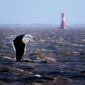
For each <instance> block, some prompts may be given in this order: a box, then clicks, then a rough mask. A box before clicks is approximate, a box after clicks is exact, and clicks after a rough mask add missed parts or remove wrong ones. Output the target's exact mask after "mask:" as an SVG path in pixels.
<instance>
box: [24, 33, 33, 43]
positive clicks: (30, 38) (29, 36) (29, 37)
mask: <svg viewBox="0 0 85 85" xmlns="http://www.w3.org/2000/svg"><path fill="white" fill-rule="evenodd" d="M33 39H34V37H33V36H32V35H30V34H26V35H25V36H24V37H23V39H22V41H23V42H24V43H28V42H33Z"/></svg>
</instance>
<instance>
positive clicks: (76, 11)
mask: <svg viewBox="0 0 85 85" xmlns="http://www.w3.org/2000/svg"><path fill="white" fill-rule="evenodd" d="M62 12H64V13H65V16H66V20H67V24H68V25H73V24H85V0H0V24H28V25H29V24H56V25H59V24H60V22H61V13H62Z"/></svg>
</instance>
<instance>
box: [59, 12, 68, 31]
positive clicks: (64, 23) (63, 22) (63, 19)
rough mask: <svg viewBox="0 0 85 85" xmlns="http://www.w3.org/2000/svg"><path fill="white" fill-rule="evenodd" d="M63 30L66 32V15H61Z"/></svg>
mask: <svg viewBox="0 0 85 85" xmlns="http://www.w3.org/2000/svg"><path fill="white" fill-rule="evenodd" d="M60 27H61V28H62V29H64V30H66V27H67V23H66V18H65V15H64V13H62V14H61V26H60Z"/></svg>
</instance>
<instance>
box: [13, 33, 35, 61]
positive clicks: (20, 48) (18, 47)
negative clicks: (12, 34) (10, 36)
mask: <svg viewBox="0 0 85 85" xmlns="http://www.w3.org/2000/svg"><path fill="white" fill-rule="evenodd" d="M33 39H34V38H33V36H32V35H30V34H26V35H19V36H17V37H16V38H15V39H14V40H13V48H14V50H15V51H16V62H19V61H20V60H21V59H22V56H23V55H24V53H25V51H26V44H27V43H30V42H32V41H33Z"/></svg>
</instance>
